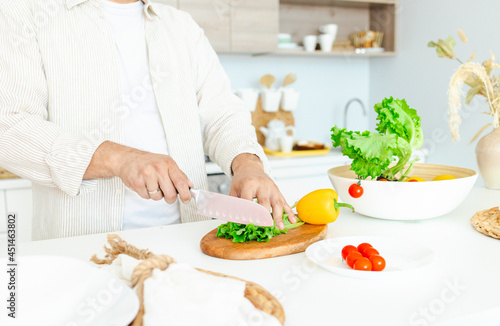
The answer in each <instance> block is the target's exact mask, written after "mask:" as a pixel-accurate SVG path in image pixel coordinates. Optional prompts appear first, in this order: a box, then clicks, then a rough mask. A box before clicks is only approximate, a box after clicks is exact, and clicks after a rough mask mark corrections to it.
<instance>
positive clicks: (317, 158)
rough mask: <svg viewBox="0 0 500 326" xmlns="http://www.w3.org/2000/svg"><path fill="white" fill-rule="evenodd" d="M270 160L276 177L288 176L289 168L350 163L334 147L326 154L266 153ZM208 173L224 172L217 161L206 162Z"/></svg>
mask: <svg viewBox="0 0 500 326" xmlns="http://www.w3.org/2000/svg"><path fill="white" fill-rule="evenodd" d="M266 156H267V159H268V160H269V165H270V166H271V170H272V173H273V176H274V177H278V178H279V177H280V176H282V175H283V176H286V175H289V174H288V172H289V171H288V170H289V169H295V168H301V167H306V166H307V167H314V166H317V165H323V164H328V165H329V166H331V167H333V166H337V165H343V164H349V162H350V160H349V159H348V158H346V157H345V156H343V155H342V153H341V152H340V150H338V149H332V150H330V152H329V153H328V154H326V155H313V156H273V155H266ZM205 166H206V169H207V173H208V174H212V173H222V170H221V169H220V167H219V166H218V165H217V164H216V163H215V162H207V163H206V164H205Z"/></svg>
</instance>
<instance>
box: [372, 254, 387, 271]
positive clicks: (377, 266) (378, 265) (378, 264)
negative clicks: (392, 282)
mask: <svg viewBox="0 0 500 326" xmlns="http://www.w3.org/2000/svg"><path fill="white" fill-rule="evenodd" d="M369 259H370V262H371V263H372V271H377V272H380V271H382V270H384V268H385V259H384V258H383V257H382V256H379V255H371V256H370V258H369Z"/></svg>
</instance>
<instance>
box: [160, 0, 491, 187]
mask: <svg viewBox="0 0 500 326" xmlns="http://www.w3.org/2000/svg"><path fill="white" fill-rule="evenodd" d="M156 1H158V2H168V3H171V4H174V5H177V6H178V7H180V9H182V10H187V11H189V12H190V13H191V14H192V15H193V17H194V18H195V19H197V18H198V19H197V20H198V23H199V24H201V25H202V26H203V27H204V28H205V29H206V30H207V35H209V38H210V36H214V37H213V40H214V41H212V43H213V44H214V46H215V47H216V48H219V49H223V50H218V52H219V56H220V60H221V62H222V65H223V66H224V68H225V69H226V72H227V73H228V75H229V77H230V78H231V81H232V84H233V88H234V89H239V88H248V87H251V88H260V87H261V86H260V85H259V78H260V77H261V76H262V75H264V74H273V75H274V76H276V84H277V85H278V84H280V83H281V82H282V79H283V77H284V76H285V75H286V74H288V73H290V72H292V73H295V74H296V75H297V77H298V78H297V81H296V83H295V84H294V85H293V87H294V88H296V89H298V90H299V91H300V100H299V104H298V107H297V109H296V110H295V111H294V112H293V114H294V117H295V125H296V138H297V139H308V140H314V141H319V142H324V143H328V142H329V139H330V136H329V131H330V129H331V128H332V127H333V125H334V124H338V125H341V126H343V125H344V124H345V121H346V120H347V124H348V127H349V128H352V129H361V128H364V127H365V126H366V127H368V128H370V129H373V128H374V127H375V115H374V112H373V110H372V108H373V105H374V104H375V103H377V102H380V101H381V100H382V99H383V98H384V97H389V96H394V97H395V98H405V99H406V100H407V102H408V103H409V105H410V106H411V107H413V108H415V109H417V111H418V113H419V115H420V116H421V117H422V124H423V129H424V134H425V137H426V143H425V146H424V147H425V148H427V149H428V156H427V161H428V162H431V163H438V164H448V165H457V166H462V167H468V168H473V169H476V170H477V164H476V158H475V154H474V150H475V144H470V140H471V139H472V137H473V136H474V135H475V134H476V132H477V131H478V130H479V129H480V128H481V127H482V126H484V125H485V124H486V123H488V122H491V119H490V117H489V116H487V115H483V114H478V113H479V112H482V111H487V108H488V106H487V104H486V103H485V102H484V101H483V100H482V99H474V100H473V101H472V103H471V105H469V106H464V114H463V118H464V121H463V123H462V126H461V130H460V134H461V140H460V141H459V142H452V141H451V135H450V132H449V129H448V118H447V110H448V104H447V99H448V95H447V90H448V84H449V81H450V78H451V76H452V75H453V73H454V72H455V71H456V69H457V68H458V66H459V64H458V62H456V61H452V60H449V59H442V58H438V57H437V56H436V51H435V49H434V48H428V47H427V43H428V42H429V41H437V39H439V38H442V39H444V38H446V37H447V36H449V35H452V36H453V37H454V38H455V40H457V46H456V52H457V57H459V58H462V60H467V59H468V58H469V56H470V54H471V53H472V52H474V51H475V52H476V59H475V60H476V61H478V62H482V61H484V60H487V59H489V57H490V55H491V54H492V53H500V42H498V41H496V39H495V37H494V36H493V35H496V32H497V31H499V30H500V1H497V0H483V1H474V0H418V1H417V0H399V1H397V0H373V1H358V0H355V1H331V0H310V1H309V0H282V1H276V0H257V1H245V0H217V1H211V0H189V1H187V0H177V1H168V0H167V1H162V0H156ZM184 3H185V4H184ZM278 8H279V9H278ZM210 10H211V11H212V16H211V17H212V18H213V17H219V18H218V19H217V20H216V21H214V20H213V19H212V18H209V17H207V16H205V15H210V14H209V13H208V12H209V11H210ZM207 11H208V12H207ZM301 13H302V14H301ZM278 15H279V17H277V16H278ZM370 16H371V17H370ZM374 16H375V17H374ZM220 17H223V18H220ZM328 17H330V18H328ZM349 17H352V18H349ZM226 19H227V21H226ZM276 19H278V21H279V23H278V24H275V23H273V21H272V20H276ZM231 20H232V22H233V24H238V23H239V21H241V23H240V25H238V26H236V27H234V26H233V27H229V29H227V30H226V28H227V27H226V26H230V25H231ZM353 20H356V22H353ZM217 21H218V22H219V23H220V26H216V25H217ZM326 23H333V24H337V25H338V33H337V37H336V42H338V41H340V42H342V41H344V40H349V35H351V33H354V32H358V31H364V30H370V29H374V28H378V29H385V30H386V33H385V35H384V40H383V43H382V47H385V52H386V53H378V52H373V53H367V54H352V53H349V52H348V51H347V52H348V53H349V54H344V53H343V52H342V51H336V52H333V53H331V54H325V53H321V52H320V51H316V52H314V53H310V52H306V51H304V50H290V51H287V50H277V49H275V50H276V51H272V50H264V51H263V50H261V49H259V47H260V48H262V46H263V45H262V43H263V42H265V39H266V36H263V35H265V34H268V33H266V31H267V32H269V31H272V28H273V26H276V25H277V26H276V27H277V28H278V31H275V32H274V34H275V35H276V34H277V33H278V32H279V33H291V34H292V38H293V42H296V43H298V44H299V45H301V43H302V36H303V35H304V34H305V33H309V32H312V30H311V26H312V25H313V24H315V25H316V26H317V27H319V26H320V25H322V24H326ZM245 24H247V25H251V27H249V28H250V30H251V32H253V33H254V34H255V35H257V36H255V35H254V36H253V38H252V36H250V37H249V35H247V34H245V32H244V31H243V32H242V30H244V27H245ZM252 24H253V25H252ZM301 27H303V29H304V30H302V31H301V30H300V29H301ZM231 28H232V29H231ZM214 29H215V32H214ZM457 29H462V30H463V31H464V32H465V34H466V35H467V37H468V39H469V41H468V43H465V44H463V43H461V42H460V39H459V37H458V35H457ZM235 30H236V32H235ZM238 32H240V33H239V34H238ZM315 32H316V33H317V34H319V32H318V31H317V30H316V31H315ZM259 33H260V35H261V36H260V37H259V36H258V35H259ZM226 34H227V42H228V44H230V43H231V41H233V42H234V43H235V44H236V46H235V47H236V50H234V52H238V53H231V51H228V46H226V45H225V44H224V42H223V41H222V42H221V40H224V35H226ZM391 34H392V35H391ZM221 35H222V36H221ZM239 37H241V39H240V40H238V38H239ZM276 37H277V35H276ZM252 39H253V40H254V41H255V44H253V43H252V42H251V41H252ZM274 42H275V44H276V45H275V46H277V42H276V41H275V40H274ZM221 44H222V45H221ZM388 44H389V46H387V45H388ZM229 47H230V45H229ZM264 47H265V46H264ZM242 48H243V50H241V49H242ZM252 49H255V50H253V51H252ZM334 51H335V48H334ZM240 52H243V53H240ZM354 98H357V99H360V100H361V102H362V103H363V104H364V106H366V108H367V116H365V115H364V114H363V111H362V108H361V106H360V105H359V103H353V104H352V106H351V107H350V109H349V113H348V116H347V117H345V116H344V110H345V106H346V104H347V102H348V101H349V100H351V99H354ZM470 111H473V112H470ZM345 119H346V120H345ZM363 130H364V129H363ZM476 142H477V140H476ZM481 182H482V181H481V180H478V183H479V184H481Z"/></svg>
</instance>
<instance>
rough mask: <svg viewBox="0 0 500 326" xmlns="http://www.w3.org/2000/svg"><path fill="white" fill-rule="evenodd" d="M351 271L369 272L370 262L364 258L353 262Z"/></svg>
mask: <svg viewBox="0 0 500 326" xmlns="http://www.w3.org/2000/svg"><path fill="white" fill-rule="evenodd" d="M353 269H355V270H357V271H371V270H372V262H371V261H370V260H369V259H368V258H366V257H362V258H359V259H358V260H356V261H355V262H354V267H353Z"/></svg>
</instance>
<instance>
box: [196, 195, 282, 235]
mask: <svg viewBox="0 0 500 326" xmlns="http://www.w3.org/2000/svg"><path fill="white" fill-rule="evenodd" d="M189 191H190V192H191V195H192V196H193V198H194V200H195V201H196V203H197V204H198V214H200V215H204V216H209V217H213V218H217V219H220V220H225V221H229V222H234V223H240V224H250V223H253V224H255V225H257V226H273V225H274V223H273V218H272V216H271V214H270V213H269V212H268V211H267V209H265V208H264V206H262V205H259V204H257V203H254V202H252V201H250V200H246V199H242V198H237V197H232V196H227V195H222V194H218V193H215V192H210V191H205V190H201V189H194V188H191V189H190V190H189Z"/></svg>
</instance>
